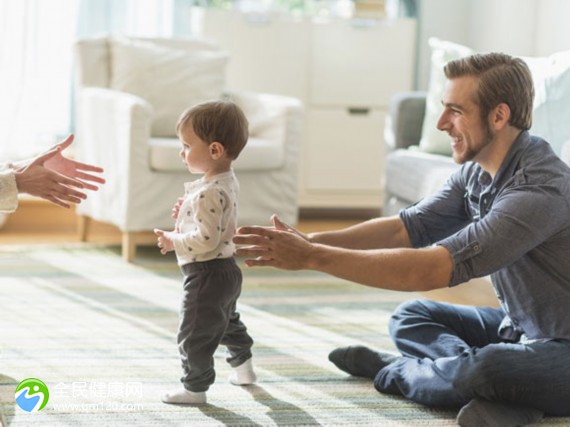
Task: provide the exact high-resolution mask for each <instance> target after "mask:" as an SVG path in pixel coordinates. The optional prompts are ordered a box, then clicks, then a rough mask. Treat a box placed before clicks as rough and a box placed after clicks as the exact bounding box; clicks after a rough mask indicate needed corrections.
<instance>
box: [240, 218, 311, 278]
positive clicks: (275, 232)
mask: <svg viewBox="0 0 570 427" xmlns="http://www.w3.org/2000/svg"><path fill="white" fill-rule="evenodd" d="M271 219H272V220H273V227H255V226H248V227H241V228H239V229H238V230H237V234H236V236H235V237H234V239H233V241H234V243H235V244H237V245H249V246H245V247H241V248H238V249H237V251H236V254H237V255H238V256H243V257H247V258H248V259H246V261H245V263H246V265H248V266H250V267H254V266H271V267H277V268H282V269H285V270H301V269H305V268H311V265H310V254H311V253H312V252H313V250H314V247H315V245H314V244H312V243H311V242H310V241H309V239H308V238H307V236H306V235H304V234H303V233H301V232H300V231H298V230H297V229H295V228H293V227H291V226H289V225H287V224H285V223H283V222H281V221H280V220H279V218H278V217H277V216H276V215H274V216H273V217H272V218H271Z"/></svg>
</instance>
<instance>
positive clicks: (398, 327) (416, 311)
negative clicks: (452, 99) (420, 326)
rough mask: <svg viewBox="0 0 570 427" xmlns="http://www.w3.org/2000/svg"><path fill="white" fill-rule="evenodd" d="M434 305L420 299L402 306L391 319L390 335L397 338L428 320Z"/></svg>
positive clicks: (431, 302) (389, 325)
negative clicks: (417, 324) (407, 329)
mask: <svg viewBox="0 0 570 427" xmlns="http://www.w3.org/2000/svg"><path fill="white" fill-rule="evenodd" d="M433 305H434V302H433V301H430V300H425V299H419V300H412V301H406V302H404V303H402V304H400V305H399V306H398V307H397V308H396V310H394V313H393V314H392V316H391V317H390V322H389V324H388V328H389V331H390V335H391V336H392V337H393V338H397V337H398V336H399V335H400V333H401V332H402V331H404V330H405V329H406V328H408V327H410V326H412V325H414V324H416V323H418V322H420V321H422V320H424V319H426V318H428V317H429V316H430V312H431V310H432V308H433V307H432V306H433Z"/></svg>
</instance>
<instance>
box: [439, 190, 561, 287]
mask: <svg viewBox="0 0 570 427" xmlns="http://www.w3.org/2000/svg"><path fill="white" fill-rule="evenodd" d="M568 215H570V209H569V206H568V203H567V201H566V199H565V198H564V197H563V196H562V195H561V194H560V193H559V192H558V191H557V190H556V188H554V187H550V186H548V185H528V186H523V187H515V188H512V189H507V190H505V191H503V192H502V193H501V194H500V195H499V196H497V198H496V199H495V201H494V203H493V206H492V209H491V210H490V211H489V213H488V214H487V215H485V216H484V217H483V218H482V219H481V220H480V221H477V222H473V223H471V224H470V225H468V226H467V227H465V228H463V229H461V230H459V231H458V232H456V233H455V234H453V235H451V236H449V237H447V238H445V239H443V240H442V241H440V242H438V243H437V244H438V245H441V246H443V247H445V248H446V249H447V250H448V251H449V252H450V253H451V256H452V259H453V272H452V276H451V281H450V284H449V286H455V285H458V284H460V283H463V282H466V281H468V280H470V279H472V278H474V277H483V276H486V275H489V274H492V273H494V272H496V271H498V270H500V269H501V268H503V267H505V266H508V265H510V264H512V263H513V262H515V261H517V260H518V259H520V258H521V257H522V256H524V255H525V254H526V253H528V252H529V251H531V250H532V249H533V248H535V247H537V246H538V245H540V244H541V243H543V242H544V241H545V240H547V239H548V238H549V237H550V236H552V235H554V234H555V233H557V232H559V231H560V230H561V229H562V228H563V227H564V226H565V225H566V223H567V218H568ZM545 219H546V220H545Z"/></svg>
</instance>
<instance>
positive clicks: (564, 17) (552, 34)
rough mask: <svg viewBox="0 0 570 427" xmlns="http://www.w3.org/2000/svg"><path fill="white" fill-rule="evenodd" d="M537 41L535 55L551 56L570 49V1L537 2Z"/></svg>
mask: <svg viewBox="0 0 570 427" xmlns="http://www.w3.org/2000/svg"><path fill="white" fill-rule="evenodd" d="M537 4H538V9H537V16H536V29H537V31H536V41H535V51H534V54H535V55H537V56H542V55H550V54H551V53H554V52H558V51H561V50H568V49H570V29H569V28H568V26H569V22H568V19H569V18H570V1H568V0H540V1H537Z"/></svg>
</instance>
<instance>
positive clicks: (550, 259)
mask: <svg viewBox="0 0 570 427" xmlns="http://www.w3.org/2000/svg"><path fill="white" fill-rule="evenodd" d="M400 218H401V219H402V221H403V222H404V225H405V227H406V229H407V230H408V233H409V236H410V240H411V242H412V245H413V246H414V247H424V246H428V245H432V244H438V245H442V246H444V247H445V248H447V249H448V250H449V252H450V253H451V256H452V258H453V272H452V276H451V280H450V286H454V285H457V284H459V283H463V282H466V281H468V280H469V279H471V278H474V277H482V276H486V275H491V279H492V282H493V286H494V288H495V292H496V294H497V297H498V299H499V301H500V303H501V306H502V308H503V310H504V311H505V313H507V316H508V317H507V319H506V320H507V322H506V323H507V324H508V323H510V326H512V329H514V332H515V334H514V335H513V337H514V336H516V335H517V334H519V335H520V334H524V335H523V336H524V337H525V338H526V339H530V340H535V339H537V340H543V339H566V340H570V168H569V167H568V166H567V165H566V164H565V163H564V162H563V161H562V160H560V159H559V158H558V157H557V156H556V154H555V153H554V152H553V151H552V148H551V147H550V145H549V144H548V143H547V142H546V141H544V140H543V139H540V138H537V137H534V136H530V135H529V134H528V132H526V131H525V132H521V134H520V135H519V137H518V138H517V140H516V141H515V142H514V143H513V145H512V147H511V148H510V150H509V152H508V154H507V156H506V157H505V159H504V161H503V163H502V165H501V167H500V168H499V170H498V171H497V174H496V176H495V178H494V179H492V178H491V176H490V175H489V174H488V173H487V172H485V171H484V170H483V169H482V168H481V167H480V166H479V165H478V164H476V163H473V162H467V163H466V164H464V165H462V167H461V168H460V169H459V170H458V171H457V172H456V173H454V174H453V175H452V176H451V177H450V178H449V179H448V181H447V183H446V184H445V185H444V186H443V188H441V190H440V191H439V192H438V193H436V194H435V195H433V196H431V197H427V198H425V199H423V200H422V201H420V202H419V203H417V204H415V205H413V206H410V207H408V208H406V209H404V210H402V211H401V212H400ZM502 335H503V334H502ZM505 338H506V336H505Z"/></svg>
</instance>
